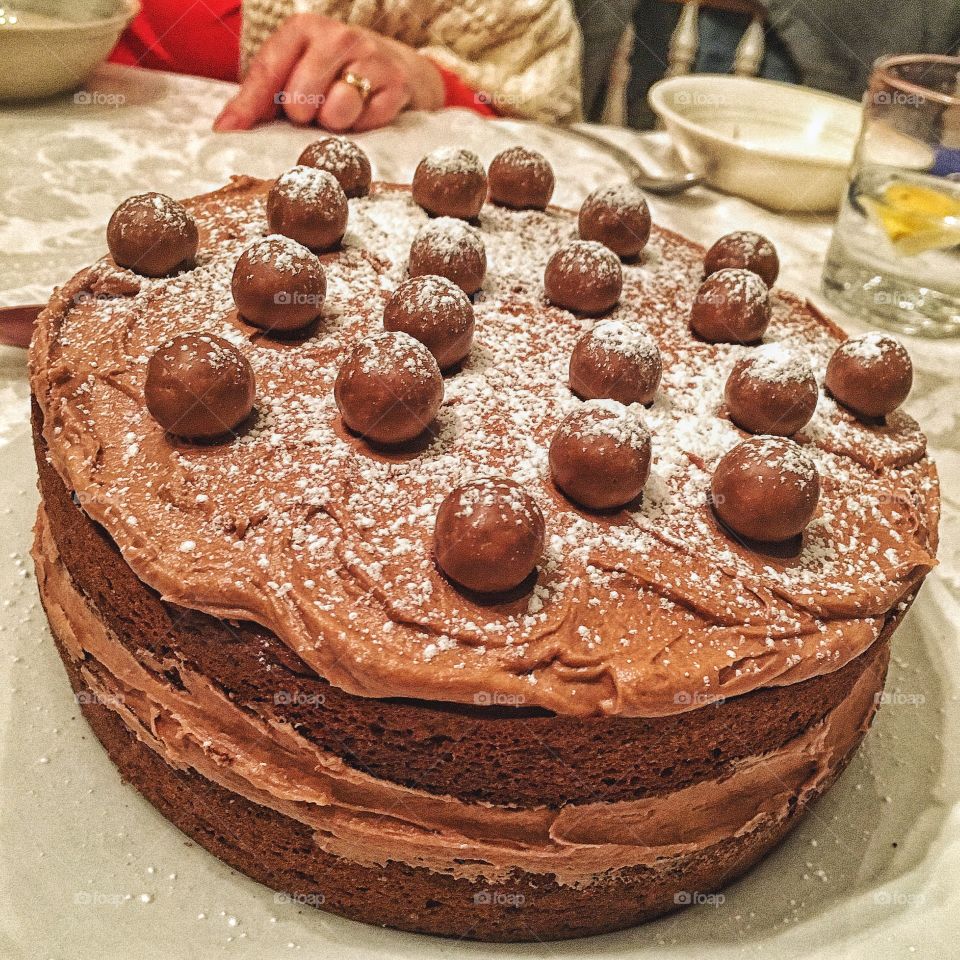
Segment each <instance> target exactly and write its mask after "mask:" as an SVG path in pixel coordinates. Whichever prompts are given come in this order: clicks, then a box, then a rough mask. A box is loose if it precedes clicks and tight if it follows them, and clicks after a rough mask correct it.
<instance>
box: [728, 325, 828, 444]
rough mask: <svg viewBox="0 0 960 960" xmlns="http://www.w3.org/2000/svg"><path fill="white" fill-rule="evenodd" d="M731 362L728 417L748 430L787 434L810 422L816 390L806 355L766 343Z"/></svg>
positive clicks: (814, 405)
mask: <svg viewBox="0 0 960 960" xmlns="http://www.w3.org/2000/svg"><path fill="white" fill-rule="evenodd" d="M749 349H750V352H749V353H748V354H746V355H745V356H743V357H741V358H740V359H739V360H737V362H736V363H735V364H734V365H733V369H732V370H731V371H730V376H729V377H728V378H727V384H726V388H725V389H724V398H725V399H726V401H727V411H728V412H729V414H730V419H731V420H732V421H733V422H734V423H735V424H736V425H737V426H738V427H740V428H741V429H743V430H746V431H748V432H749V433H768V434H776V435H778V436H782V437H788V436H790V435H791V434H793V433H796V432H797V431H798V430H800V429H801V428H803V427H804V426H806V425H807V423H809V421H810V418H811V417H812V416H813V412H814V410H816V409H817V398H818V396H819V391H818V389H817V381H816V378H815V377H814V375H813V370H812V368H811V367H810V361H809V360H808V359H807V357H806V356H805V355H804V354H802V353H799V352H798V351H796V350H791V349H790V348H789V347H785V346H783V344H780V343H765V344H762V345H761V346H759V347H751V348H749Z"/></svg>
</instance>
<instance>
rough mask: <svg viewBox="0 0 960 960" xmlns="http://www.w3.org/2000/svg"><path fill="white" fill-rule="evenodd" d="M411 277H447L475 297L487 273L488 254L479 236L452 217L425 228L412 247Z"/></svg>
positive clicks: (441, 219)
mask: <svg viewBox="0 0 960 960" xmlns="http://www.w3.org/2000/svg"><path fill="white" fill-rule="evenodd" d="M408 271H409V273H410V276H411V277H423V276H426V275H427V274H435V275H436V276H440V277H446V278H447V279H448V280H451V281H452V282H453V283H455V284H456V285H457V286H458V287H459V288H460V289H461V290H462V291H463V292H464V293H465V294H467V296H470V295H472V294H474V293H476V292H477V291H478V290H479V289H480V286H481V284H482V283H483V278H484V276H485V275H486V273H487V250H486V247H485V246H484V244H483V239H482V238H481V236H480V232H479V231H478V230H475V229H474V228H473V227H471V226H469V225H468V224H466V223H464V222H463V221H462V220H455V219H454V218H453V217H437V219H436V220H431V221H430V222H429V223H426V224H424V225H423V226H422V227H421V228H420V229H419V230H418V231H417V235H416V236H415V237H414V238H413V243H412V244H410V260H409V262H408Z"/></svg>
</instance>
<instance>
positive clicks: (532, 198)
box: [487, 147, 554, 210]
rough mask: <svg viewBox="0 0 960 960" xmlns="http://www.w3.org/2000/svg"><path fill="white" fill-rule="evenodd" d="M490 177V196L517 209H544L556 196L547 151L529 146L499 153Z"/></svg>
mask: <svg viewBox="0 0 960 960" xmlns="http://www.w3.org/2000/svg"><path fill="white" fill-rule="evenodd" d="M487 178H488V179H489V181H490V199H491V200H493V201H494V203H499V204H500V205H501V206H504V207H513V208H514V209H515V210H543V209H544V208H545V207H546V206H547V204H548V203H549V202H550V198H551V197H552V196H553V184H554V180H553V167H551V166H550V163H549V161H548V160H547V158H546V157H544V156H543V154H541V153H537V151H536V150H528V149H527V148H526V147H508V148H507V149H506V150H503V151H501V152H500V153H498V154H497V155H496V156H495V157H494V158H493V161H492V162H491V164H490V169H489V171H488V172H487Z"/></svg>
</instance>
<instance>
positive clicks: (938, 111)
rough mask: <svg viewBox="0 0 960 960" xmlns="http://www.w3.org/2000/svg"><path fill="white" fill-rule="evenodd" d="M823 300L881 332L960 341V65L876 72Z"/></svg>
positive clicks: (923, 57)
mask: <svg viewBox="0 0 960 960" xmlns="http://www.w3.org/2000/svg"><path fill="white" fill-rule="evenodd" d="M823 292H824V295H825V296H826V297H827V299H828V300H830V301H831V302H833V303H835V304H837V305H838V306H840V307H843V308H844V309H846V310H847V311H849V312H850V313H852V314H855V315H858V316H860V317H862V318H863V319H865V320H867V321H869V322H871V323H874V324H876V325H878V326H882V327H886V328H888V329H891V330H895V331H897V332H900V333H910V334H918V335H920V336H929V337H948V336H960V57H947V56H935V55H927V54H909V55H901V56H891V57H882V58H881V59H879V60H878V61H877V62H876V63H875V64H874V70H873V74H872V76H871V78H870V86H869V89H868V90H867V92H866V94H865V95H864V101H863V127H862V129H861V132H860V139H859V142H858V144H857V148H856V152H855V154H854V160H853V167H852V170H851V178H850V187H849V189H848V191H847V194H846V196H845V197H844V199H843V202H842V204H841V207H840V214H839V217H838V219H837V223H836V226H835V227H834V231H833V239H832V241H831V243H830V248H829V251H828V253H827V259H826V264H825V266H824V273H823Z"/></svg>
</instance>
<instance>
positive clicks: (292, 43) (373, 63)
mask: <svg viewBox="0 0 960 960" xmlns="http://www.w3.org/2000/svg"><path fill="white" fill-rule="evenodd" d="M348 74H353V76H354V77H357V78H361V80H360V82H359V83H356V84H350V83H347V82H345V81H344V79H343V78H344V77H345V76H347V75H348ZM363 80H366V81H367V82H368V83H369V91H368V92H367V93H366V96H364V92H363V91H362V90H361V87H362V86H363ZM442 106H443V79H442V77H441V76H440V72H439V70H438V69H437V67H436V66H435V65H434V64H433V63H431V62H430V61H429V60H428V59H427V58H426V57H422V56H420V54H418V53H417V52H416V51H415V50H413V49H412V48H411V47H408V46H406V45H405V44H402V43H399V42H398V41H396V40H392V39H390V38H389V37H383V36H381V35H380V34H378V33H374V32H373V31H372V30H365V29H362V28H360V27H350V26H346V25H344V24H342V23H340V22H339V21H337V20H331V19H330V18H329V17H324V16H321V15H320V14H316V13H303V14H297V15H295V16H292V17H290V18H289V19H287V20H285V21H284V22H283V23H282V24H281V26H280V27H279V28H278V29H277V30H276V32H274V33H273V34H271V35H270V37H268V38H267V40H266V41H265V42H264V43H263V45H262V46H261V47H260V50H259V51H258V52H257V55H256V57H255V58H254V59H253V60H252V61H251V63H250V69H249V70H248V72H247V75H246V77H245V78H244V80H243V83H242V84H241V86H240V91H239V92H238V93H237V95H236V96H235V97H234V98H233V99H232V100H231V101H230V102H229V103H228V104H227V105H226V106H225V107H224V108H223V111H222V112H221V113H220V116H219V117H217V119H216V120H215V121H214V124H213V129H214V130H248V129H250V128H251V127H253V126H255V125H256V124H258V123H262V122H264V121H267V120H272V119H273V118H274V117H275V116H276V115H277V111H278V108H279V107H282V108H283V112H284V113H285V114H286V115H287V117H288V118H289V119H290V120H292V121H293V122H294V123H302V124H307V123H311V122H316V123H317V124H318V125H319V126H321V127H325V128H326V129H327V130H333V131H336V132H342V131H346V130H371V129H373V128H374V127H382V126H385V125H386V124H388V123H390V122H391V121H392V120H393V119H394V118H395V117H396V116H397V114H398V113H400V111H402V110H405V109H406V108H408V107H409V108H412V109H416V110H438V109H439V108H440V107H442Z"/></svg>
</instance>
